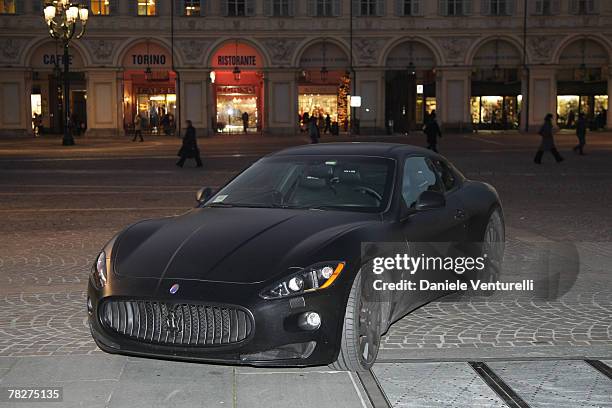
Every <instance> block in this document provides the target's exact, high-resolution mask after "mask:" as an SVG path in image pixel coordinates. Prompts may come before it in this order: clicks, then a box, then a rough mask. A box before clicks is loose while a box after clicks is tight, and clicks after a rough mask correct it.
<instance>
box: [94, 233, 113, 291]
mask: <svg viewBox="0 0 612 408" xmlns="http://www.w3.org/2000/svg"><path fill="white" fill-rule="evenodd" d="M116 240H117V236H115V237H113V239H111V240H110V241H108V243H107V244H106V245H104V248H103V249H102V251H100V253H99V254H98V257H97V258H96V262H95V263H94V265H93V268H92V275H93V280H94V283H95V284H96V287H98V289H101V288H103V287H104V286H106V282H107V280H108V271H110V266H111V265H110V264H111V251H112V250H113V246H114V245H115V241H116Z"/></svg>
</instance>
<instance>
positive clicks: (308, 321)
mask: <svg viewBox="0 0 612 408" xmlns="http://www.w3.org/2000/svg"><path fill="white" fill-rule="evenodd" d="M298 326H300V328H302V329H304V330H317V329H318V328H319V327H321V316H320V315H319V314H318V313H317V312H306V313H302V314H301V315H300V317H299V319H298Z"/></svg>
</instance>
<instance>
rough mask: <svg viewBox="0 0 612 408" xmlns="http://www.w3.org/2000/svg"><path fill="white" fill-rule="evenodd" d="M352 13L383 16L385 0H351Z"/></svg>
mask: <svg viewBox="0 0 612 408" xmlns="http://www.w3.org/2000/svg"><path fill="white" fill-rule="evenodd" d="M353 1H354V2H355V3H356V4H353V13H354V14H355V15H357V16H384V15H385V1H386V0H353Z"/></svg>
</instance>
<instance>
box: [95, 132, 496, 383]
mask: <svg viewBox="0 0 612 408" xmlns="http://www.w3.org/2000/svg"><path fill="white" fill-rule="evenodd" d="M196 197H197V205H196V206H195V208H193V209H191V210H190V211H188V212H186V213H185V214H182V215H179V216H174V217H165V218H159V219H149V220H144V221H141V222H137V223H135V224H133V225H130V226H128V227H127V228H125V229H124V230H123V231H121V232H119V233H118V234H117V235H116V236H115V237H114V238H112V239H111V240H110V241H109V242H108V243H107V244H106V245H105V246H104V248H103V249H102V250H101V252H100V253H99V255H98V256H97V258H96V261H95V263H94V264H93V265H92V270H91V274H90V278H89V285H88V297H87V309H88V315H89V325H90V328H91V332H92V336H93V338H94V340H95V341H96V343H97V344H98V346H99V347H100V348H101V349H102V350H104V351H107V352H110V353H120V354H127V355H136V356H147V357H156V358H168V359H179V360H190V361H202V362H216V363H229V364H247V365H256V366H308V365H325V364H328V365H331V366H332V367H334V368H336V369H341V370H354V371H359V370H367V369H369V368H370V367H371V365H372V364H373V363H374V361H375V359H376V356H377V354H378V352H379V348H380V344H381V336H382V335H383V334H384V333H385V332H386V331H387V330H388V329H389V327H390V325H391V324H393V323H394V322H395V321H397V320H399V319H400V318H402V317H403V316H405V315H406V314H407V313H409V312H411V311H413V310H415V309H416V308H418V307H420V306H422V305H424V304H425V303H427V302H430V301H432V300H434V299H435V298H437V297H439V296H441V295H444V294H446V293H447V292H444V293H442V292H440V291H418V290H416V291H380V290H376V289H375V288H374V286H375V285H372V280H373V279H375V278H376V279H379V278H380V276H382V277H383V278H382V279H388V280H392V279H395V280H398V279H399V278H400V277H398V276H395V275H393V274H383V275H380V276H378V275H374V274H372V273H371V268H369V265H371V263H372V261H373V259H374V258H373V257H375V256H376V254H379V253H382V252H384V251H385V249H381V248H387V249H386V250H388V247H387V246H386V245H385V243H393V245H392V248H393V251H397V252H399V251H404V252H410V251H415V248H419V249H417V251H418V252H419V254H423V253H424V252H423V251H430V252H428V253H434V252H435V253H437V254H439V255H441V256H449V257H457V256H466V255H472V256H479V255H482V254H485V256H486V260H487V261H486V268H484V269H482V270H480V271H476V272H474V273H475V274H476V275H474V276H475V277H476V278H478V279H479V280H483V281H492V280H496V279H498V278H499V274H500V270H501V258H502V256H503V250H504V233H505V227H504V219H503V212H502V207H501V204H500V200H499V197H498V194H497V192H496V191H495V189H494V188H493V187H492V186H491V185H489V184H486V183H483V182H478V181H472V180H468V179H466V178H465V177H464V176H463V175H462V174H461V172H460V171H459V170H457V169H456V168H455V167H454V166H453V165H452V164H451V163H450V162H449V161H448V160H447V159H445V158H444V157H442V156H440V155H438V154H437V153H434V152H432V151H429V150H424V149H421V148H417V147H414V146H409V145H403V144H388V143H324V144H318V145H308V146H299V147H293V148H289V149H285V150H282V151H280V152H277V153H273V154H270V155H267V156H265V157H263V158H261V159H259V160H258V161H256V162H255V163H254V164H252V165H251V166H250V167H248V168H247V169H246V170H244V171H243V172H241V173H240V174H238V175H237V176H236V177H235V178H233V179H232V180H230V181H229V182H228V183H227V184H226V185H225V186H223V187H222V188H220V189H218V191H216V192H213V191H212V190H211V189H210V188H202V189H201V190H199V191H198V193H197V194H196ZM424 248H425V249H424ZM381 251H382V252H381ZM445 273H446V272H444V271H441V272H440V273H431V274H430V275H428V279H430V280H434V279H436V280H442V281H443V280H444V279H448V278H449V277H448V276H446V275H445ZM417 275H418V274H417ZM468 275H469V274H467V273H466V274H463V275H462V276H461V278H462V279H467V278H469V277H470V276H468ZM454 278H457V275H455V276H454ZM379 283H380V282H379ZM379 286H380V285H379Z"/></svg>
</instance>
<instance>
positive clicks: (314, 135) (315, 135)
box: [308, 115, 320, 144]
mask: <svg viewBox="0 0 612 408" xmlns="http://www.w3.org/2000/svg"><path fill="white" fill-rule="evenodd" d="M308 136H310V142H311V143H313V144H314V143H319V137H320V134H319V127H318V126H317V117H316V116H314V115H313V116H311V117H310V119H309V121H308Z"/></svg>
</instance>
